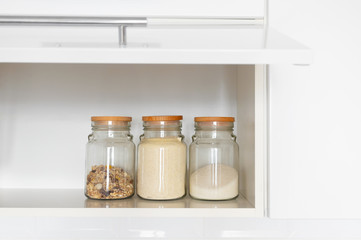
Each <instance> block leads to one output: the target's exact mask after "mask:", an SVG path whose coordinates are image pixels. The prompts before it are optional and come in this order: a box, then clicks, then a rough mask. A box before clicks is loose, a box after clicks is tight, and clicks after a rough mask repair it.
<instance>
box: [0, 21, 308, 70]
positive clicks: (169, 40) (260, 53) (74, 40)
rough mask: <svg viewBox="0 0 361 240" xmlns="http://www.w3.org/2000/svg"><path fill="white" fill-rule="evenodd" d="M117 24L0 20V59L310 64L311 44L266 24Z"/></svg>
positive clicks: (23, 61)
mask: <svg viewBox="0 0 361 240" xmlns="http://www.w3.org/2000/svg"><path fill="white" fill-rule="evenodd" d="M127 36H128V37H127V38H128V45H127V46H126V47H122V48H120V47H119V46H118V31H117V29H116V28H80V27H24V26H22V27H9V26H0V62H9V63H130V64H131V63H135V64H272V63H291V64H310V63H311V60H312V54H311V51H310V49H308V48H307V47H305V46H303V45H302V44H299V43H298V42H297V41H294V40H293V39H290V38H288V37H287V36H285V35H283V34H281V33H279V32H277V31H275V30H272V29H268V30H267V31H266V30H265V29H263V28H262V27H250V26H249V27H246V26H244V27H217V28H216V27H214V28H209V27H208V28H196V27H195V28H184V27H167V28H159V27H158V28H156V27H154V28H151V27H149V28H129V29H128V32H127Z"/></svg>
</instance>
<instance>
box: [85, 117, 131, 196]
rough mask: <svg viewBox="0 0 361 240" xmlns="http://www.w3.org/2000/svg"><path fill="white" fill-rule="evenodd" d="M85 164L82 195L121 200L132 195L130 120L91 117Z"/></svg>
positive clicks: (125, 118)
mask: <svg viewBox="0 0 361 240" xmlns="http://www.w3.org/2000/svg"><path fill="white" fill-rule="evenodd" d="M91 120H92V123H91V126H92V130H93V131H92V133H91V134H90V135H89V136H88V140H89V141H88V143H87V146H86V164H85V172H86V178H85V195H86V196H87V197H88V198H91V199H123V198H128V197H131V196H133V195H134V177H135V171H134V168H135V145H134V143H133V141H132V140H133V136H132V135H131V134H130V122H131V121H132V118H131V117H92V118H91Z"/></svg>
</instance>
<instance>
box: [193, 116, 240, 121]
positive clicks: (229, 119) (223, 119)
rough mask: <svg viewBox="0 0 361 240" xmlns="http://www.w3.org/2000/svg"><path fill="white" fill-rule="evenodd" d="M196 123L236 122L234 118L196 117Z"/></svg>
mask: <svg viewBox="0 0 361 240" xmlns="http://www.w3.org/2000/svg"><path fill="white" fill-rule="evenodd" d="M194 121H195V122H234V117H195V118H194Z"/></svg>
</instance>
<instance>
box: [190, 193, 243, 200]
mask: <svg viewBox="0 0 361 240" xmlns="http://www.w3.org/2000/svg"><path fill="white" fill-rule="evenodd" d="M189 196H190V197H191V198H192V199H194V200H200V201H212V202H213V201H230V200H234V199H236V198H238V196H239V194H237V195H236V196H235V197H231V198H225V199H209V198H197V197H193V196H192V195H191V194H189Z"/></svg>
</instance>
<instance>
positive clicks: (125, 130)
mask: <svg viewBox="0 0 361 240" xmlns="http://www.w3.org/2000/svg"><path fill="white" fill-rule="evenodd" d="M92 135H93V137H94V138H118V137H128V136H130V123H129V122H124V123H121V124H120V123H117V124H114V125H111V124H109V125H100V124H98V122H92Z"/></svg>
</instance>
